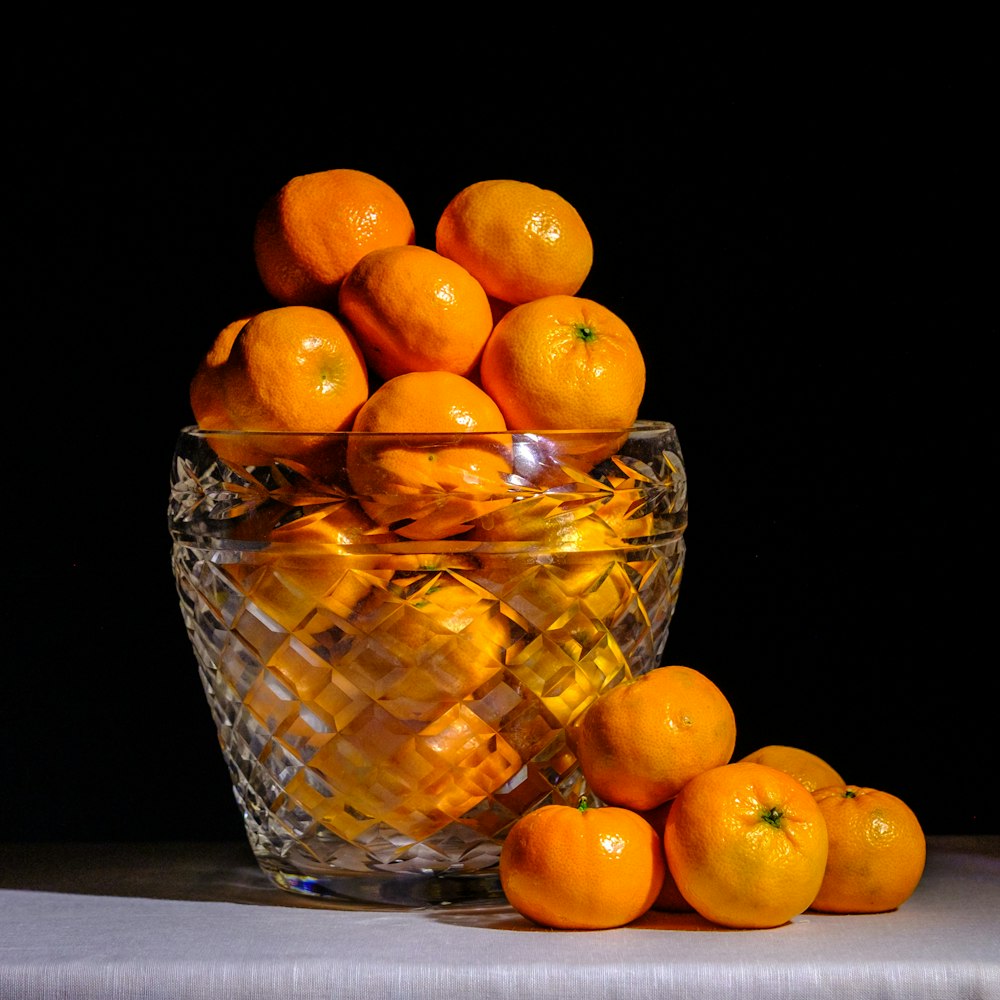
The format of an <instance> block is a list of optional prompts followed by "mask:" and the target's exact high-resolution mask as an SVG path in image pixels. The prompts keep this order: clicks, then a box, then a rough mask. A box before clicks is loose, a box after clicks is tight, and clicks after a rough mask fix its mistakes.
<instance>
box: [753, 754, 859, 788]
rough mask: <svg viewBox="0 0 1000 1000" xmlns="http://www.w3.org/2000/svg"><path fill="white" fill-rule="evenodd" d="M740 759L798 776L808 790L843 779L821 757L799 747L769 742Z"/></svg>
mask: <svg viewBox="0 0 1000 1000" xmlns="http://www.w3.org/2000/svg"><path fill="white" fill-rule="evenodd" d="M742 759H743V760H747V761H753V762H755V763H757V764H767V765H768V767H775V768H777V769H778V770H779V771H784V772H785V773H786V774H790V775H791V776H792V777H793V778H798V780H799V781H801V782H802V784H803V785H805V786H806V788H808V789H809V791H810V792H814V791H816V789H817V788H824V787H825V786H826V785H840V784H843V781H844V779H843V778H842V777H841V776H840V775H839V774H838V773H837V772H836V771H835V770H834V769H833V768H832V767H831V766H830V765H829V764H828V763H827V762H826V761H825V760H823V758H822V757H817V756H816V754H814V753H811V752H810V751H808V750H803V749H801V748H800V747H786V746H781V745H779V744H771V745H769V746H765V747H761V748H760V749H758V750H754V751H753V753H748V754H747V755H746V756H745V757H743V758H742Z"/></svg>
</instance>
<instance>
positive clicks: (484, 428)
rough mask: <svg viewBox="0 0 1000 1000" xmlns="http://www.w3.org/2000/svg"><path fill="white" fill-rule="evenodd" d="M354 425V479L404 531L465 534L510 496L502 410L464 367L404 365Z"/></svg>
mask: <svg viewBox="0 0 1000 1000" xmlns="http://www.w3.org/2000/svg"><path fill="white" fill-rule="evenodd" d="M353 430H354V431H355V432H358V433H355V434H352V435H351V439H350V440H349V442H348V447H347V474H348V478H349V479H350V482H351V485H352V487H353V489H354V491H355V493H356V494H357V495H358V497H359V499H360V501H361V504H362V506H363V507H364V508H365V510H366V511H367V512H368V514H369V516H371V517H372V518H373V519H374V520H375V521H376V522H378V523H379V524H383V525H387V526H388V527H390V528H391V529H392V530H394V531H396V532H398V533H399V534H400V535H403V536H404V537H406V538H420V539H439V538H446V537H449V536H451V535H454V534H460V533H462V532H464V531H468V530H469V527H470V526H471V523H472V521H473V520H474V519H475V518H477V517H480V516H481V515H482V514H484V513H486V512H488V511H491V510H495V509H497V508H499V507H502V506H504V505H506V504H508V503H510V502H512V499H513V498H512V497H510V496H508V495H507V494H508V487H507V484H506V482H505V480H504V476H506V475H508V474H509V473H510V469H511V466H510V439H509V436H508V435H506V434H505V433H503V432H504V430H505V427H504V422H503V415H502V414H501V413H500V410H499V409H498V408H497V406H496V404H495V403H494V402H493V400H492V399H491V398H490V397H489V396H488V395H487V394H486V393H485V392H483V390H482V389H480V388H479V387H478V386H477V385H476V384H475V383H473V382H472V381H470V380H469V379H467V378H465V377H463V376H462V375H456V374H455V373H453V372H437V371H435V372H407V373H406V374H405V375H397V376H396V377H395V378H392V379H389V381H387V382H383V383H382V385H380V386H379V387H378V388H377V389H376V390H375V391H374V392H373V393H372V394H371V396H370V397H369V398H368V400H367V402H366V403H365V404H364V405H363V406H362V407H361V409H360V411H359V412H358V414H357V417H356V418H355V420H354V426H353ZM498 432H499V433H498Z"/></svg>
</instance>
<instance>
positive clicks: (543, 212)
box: [435, 180, 594, 304]
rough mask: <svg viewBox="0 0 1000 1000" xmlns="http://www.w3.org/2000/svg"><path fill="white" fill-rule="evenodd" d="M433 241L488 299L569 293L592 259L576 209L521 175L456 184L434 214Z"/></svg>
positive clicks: (577, 287)
mask: <svg viewBox="0 0 1000 1000" xmlns="http://www.w3.org/2000/svg"><path fill="white" fill-rule="evenodd" d="M435 246H436V249H437V251H438V253H441V254H443V255H444V256H445V257H450V258H451V259H452V260H456V261H458V263H459V264H461V265H462V266H463V267H464V268H465V269H466V270H467V271H469V273H470V274H472V275H474V276H475V277H476V278H477V279H478V280H479V281H480V283H481V284H482V286H483V288H485V289H486V291H487V293H488V294H489V295H490V296H491V297H492V298H494V299H499V300H500V301H501V302H507V303H515V304H516V303H521V302H529V301H531V300H532V299H538V298H542V297H543V296H546V295H575V294H576V293H577V292H578V291H579V290H580V288H581V286H582V285H583V282H584V281H585V280H586V278H587V275H588V274H589V273H590V269H591V266H592V265H593V262H594V245H593V241H592V240H591V237H590V233H589V232H588V230H587V226H586V224H585V223H584V221H583V219H582V218H581V217H580V213H579V212H578V211H577V210H576V209H575V208H574V207H573V206H572V205H571V204H570V203H569V202H568V201H567V200H566V199H565V198H563V197H562V196H561V195H559V194H556V192H554V191H548V190H546V189H545V188H541V187H539V186H538V185H537V184H530V183H528V182H525V181H515V180H485V181H477V182H476V183H474V184H470V185H469V186H468V187H466V188H464V189H463V190H462V191H460V192H459V193H458V194H457V195H455V197H454V198H452V200H451V201H450V202H449V203H448V205H447V206H446V207H445V209H444V211H443V212H442V213H441V217H440V218H439V220H438V224H437V228H436V230H435Z"/></svg>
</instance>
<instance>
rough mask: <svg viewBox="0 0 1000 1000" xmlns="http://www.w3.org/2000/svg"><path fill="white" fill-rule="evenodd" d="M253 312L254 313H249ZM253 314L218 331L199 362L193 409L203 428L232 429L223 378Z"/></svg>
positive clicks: (192, 388) (192, 392)
mask: <svg viewBox="0 0 1000 1000" xmlns="http://www.w3.org/2000/svg"><path fill="white" fill-rule="evenodd" d="M250 315H252V314H250ZM250 315H246V316H241V317H239V318H238V319H234V320H232V322H230V323H227V324H226V325H225V326H224V327H223V328H222V329H221V330H220V331H219V332H218V333H217V334H216V335H215V339H214V340H213V341H212V344H211V346H210V347H209V349H208V351H207V352H206V353H205V355H204V356H203V357H202V359H201V361H200V362H199V363H198V367H197V368H196V369H195V373H194V376H193V377H192V379H191V385H190V388H189V393H188V395H189V399H190V403H191V412H192V413H193V414H194V419H195V422H196V423H197V424H198V426H199V427H200V428H201V429H202V430H214V431H224V430H233V429H234V428H233V422H232V420H231V418H230V416H229V413H228V411H227V410H226V407H225V403H224V402H223V386H222V379H223V377H224V376H223V373H224V371H225V365H226V362H227V361H228V360H229V353H230V351H231V350H232V347H233V341H235V340H236V337H237V335H238V334H239V332H240V330H242V329H243V327H244V326H246V324H247V321H248V320H249V319H250Z"/></svg>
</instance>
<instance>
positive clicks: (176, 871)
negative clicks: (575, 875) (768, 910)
mask: <svg viewBox="0 0 1000 1000" xmlns="http://www.w3.org/2000/svg"><path fill="white" fill-rule="evenodd" d="M0 997H2V998H3V1000H22V998H31V1000H44V998H49V997H53V998H54V997H59V998H72V1000H88V998H91V997H99V998H100V1000H116V998H125V997H128V998H148V997H157V998H164V1000H186V998H189V997H203V998H206V1000H227V998H238V1000H258V998H259V1000H265V998H268V1000H269V998H280V1000H311V998H329V997H338V998H364V1000H372V998H382V997H385V998H391V1000H400V998H410V997H414V998H416V997H427V998H433V1000H447V998H452V997H456V998H463V1000H467V998H483V1000H487V998H492V997H497V998H501V997H502V998H504V1000H509V998H519V997H525V998H531V1000H542V998H549V997H552V998H555V997H559V998H568V1000H569V998H571V1000H589V998H594V1000H615V998H638V997H655V998H657V1000H665V998H668V997H685V998H702V997H711V998H716V997H725V998H729V997H737V998H740V1000H757V998H759V1000H779V998H782V997H794V998H797V1000H800V998H804V997H809V998H811V997H840V998H848V1000H860V998H866V997H879V998H895V997H898V998H900V1000H914V998H920V997H933V998H941V1000H944V998H948V1000H954V998H984V1000H997V998H1000V837H975V838H973V837H932V838H930V839H929V855H928V863H927V870H926V873H925V875H924V878H923V881H922V882H921V884H920V886H919V888H918V889H917V892H916V893H915V894H914V896H913V897H912V898H911V899H910V900H909V901H908V902H907V903H906V904H904V905H903V906H902V907H901V908H900V909H899V910H897V911H895V912H893V913H886V914H878V915H864V916H829V915H820V914H814V913H805V914H803V915H801V916H799V917H797V918H795V919H794V920H792V921H791V922H790V923H789V924H786V925H785V926H783V927H779V928H775V929H772V930H754V931H732V930H724V929H721V928H717V927H714V926H712V925H710V924H708V923H706V922H705V921H703V920H701V919H700V918H698V917H696V916H694V915H672V914H665V913H655V912H653V913H650V914H648V915H647V916H646V917H644V918H642V919H641V920H639V921H638V922H637V923H635V924H633V925H631V926H629V927H626V928H621V929H617V930H610V931H589V932H567V931H551V930H543V929H540V928H537V927H535V926H534V925H532V924H530V923H528V922H527V921H525V920H524V919H522V918H521V917H520V916H519V915H518V914H517V913H515V912H514V911H513V910H511V909H510V908H509V907H506V906H492V907H483V908H481V909H477V910H472V911H467V910H462V911H448V910H422V911H416V912H402V913H401V912H371V911H364V910H356V911H348V910H333V909H328V908H325V907H321V906H318V905H315V904H313V903H312V902H311V901H309V900H305V901H300V900H299V899H298V898H297V897H295V896H292V895H289V894H286V893H283V892H282V891H280V890H277V889H272V888H271V887H270V885H269V883H267V882H266V880H265V879H264V878H263V876H262V875H260V873H259V872H258V871H257V869H256V866H255V865H254V862H253V860H252V859H251V857H250V855H249V851H248V850H247V849H246V848H245V847H244V846H243V845H235V844H166V845H131V846H122V845H118V846H114V845H51V846H49V845H40V844H39V845H10V844H7V845H3V844H0Z"/></svg>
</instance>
